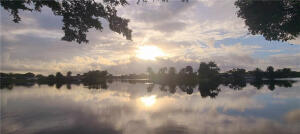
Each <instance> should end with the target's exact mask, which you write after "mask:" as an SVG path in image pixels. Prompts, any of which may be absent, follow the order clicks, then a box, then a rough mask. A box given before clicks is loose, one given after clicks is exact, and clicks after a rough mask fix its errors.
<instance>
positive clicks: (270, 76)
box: [266, 66, 274, 79]
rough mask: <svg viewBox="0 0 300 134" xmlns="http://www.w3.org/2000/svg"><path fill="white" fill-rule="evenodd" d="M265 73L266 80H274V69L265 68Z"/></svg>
mask: <svg viewBox="0 0 300 134" xmlns="http://www.w3.org/2000/svg"><path fill="white" fill-rule="evenodd" d="M266 73H267V74H266V76H267V78H268V79H274V68H273V67H272V66H268V67H267V70H266Z"/></svg>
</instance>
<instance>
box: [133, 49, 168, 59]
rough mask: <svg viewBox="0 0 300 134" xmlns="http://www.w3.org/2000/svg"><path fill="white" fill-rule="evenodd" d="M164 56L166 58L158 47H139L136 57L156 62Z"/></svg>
mask: <svg viewBox="0 0 300 134" xmlns="http://www.w3.org/2000/svg"><path fill="white" fill-rule="evenodd" d="M162 56H165V54H164V52H163V51H162V50H161V49H160V48H158V47H156V46H139V47H138V49H137V51H136V57H138V58H140V59H143V60H155V59H156V58H157V57H162Z"/></svg>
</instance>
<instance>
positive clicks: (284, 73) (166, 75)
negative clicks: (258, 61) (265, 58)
mask: <svg viewBox="0 0 300 134" xmlns="http://www.w3.org/2000/svg"><path fill="white" fill-rule="evenodd" d="M147 73H148V76H149V80H151V81H153V82H156V83H170V82H176V83H182V82H183V83H186V82H192V81H196V82H199V81H212V80H213V81H223V82H228V81H231V82H234V81H243V80H249V81H256V80H263V79H268V80H274V79H277V78H295V77H300V72H297V71H292V70H291V69H290V68H283V69H277V70H275V69H274V67H272V66H269V67H267V69H266V70H265V71H263V70H262V69H260V68H256V69H254V70H251V71H246V69H243V68H233V69H231V70H229V71H226V72H223V73H220V68H219V67H218V65H217V64H216V63H214V62H212V61H210V62H201V63H200V65H199V68H198V70H197V71H194V70H193V67H192V66H186V67H184V68H182V69H180V70H179V72H178V73H177V71H176V69H175V68H174V67H169V68H168V67H162V68H160V69H159V70H158V72H157V73H155V72H154V71H153V69H152V68H151V67H149V68H148V69H147Z"/></svg>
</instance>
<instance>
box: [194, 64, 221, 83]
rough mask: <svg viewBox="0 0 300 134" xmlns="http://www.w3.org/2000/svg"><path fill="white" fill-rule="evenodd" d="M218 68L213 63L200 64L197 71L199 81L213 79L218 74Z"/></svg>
mask: <svg viewBox="0 0 300 134" xmlns="http://www.w3.org/2000/svg"><path fill="white" fill-rule="evenodd" d="M219 71H220V68H219V67H218V66H217V64H215V63H214V62H212V61H210V62H209V63H205V62H201V63H200V66H199V69H198V78H199V79H214V78H216V77H217V75H218V74H219Z"/></svg>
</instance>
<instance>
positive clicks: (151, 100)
mask: <svg viewBox="0 0 300 134" xmlns="http://www.w3.org/2000/svg"><path fill="white" fill-rule="evenodd" d="M141 102H143V104H144V105H145V106H147V107H150V106H153V105H154V104H155V102H156V95H151V96H144V97H141Z"/></svg>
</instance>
